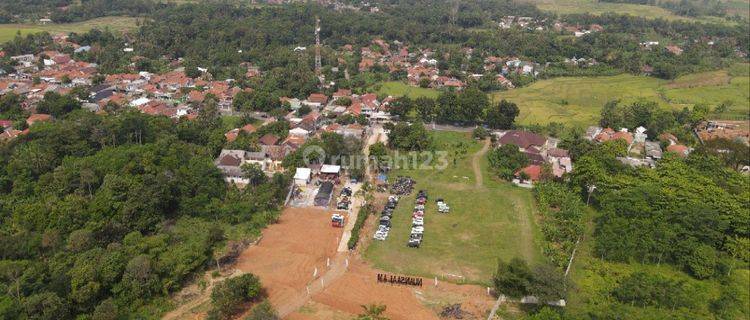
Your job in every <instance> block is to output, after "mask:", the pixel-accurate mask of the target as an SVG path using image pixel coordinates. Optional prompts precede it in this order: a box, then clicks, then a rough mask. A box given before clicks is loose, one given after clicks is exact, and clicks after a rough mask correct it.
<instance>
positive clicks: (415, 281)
mask: <svg viewBox="0 0 750 320" xmlns="http://www.w3.org/2000/svg"><path fill="white" fill-rule="evenodd" d="M378 282H385V283H390V284H403V285H407V286H415V287H421V286H422V278H415V277H406V276H395V275H392V274H383V273H378Z"/></svg>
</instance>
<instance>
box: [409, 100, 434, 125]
mask: <svg viewBox="0 0 750 320" xmlns="http://www.w3.org/2000/svg"><path fill="white" fill-rule="evenodd" d="M414 108H415V109H416V111H417V115H418V116H419V118H420V119H421V120H422V121H424V122H429V121H432V120H433V119H434V117H435V113H436V110H435V100H434V99H431V98H428V97H419V98H417V99H415V100H414Z"/></svg>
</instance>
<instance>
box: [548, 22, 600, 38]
mask: <svg viewBox="0 0 750 320" xmlns="http://www.w3.org/2000/svg"><path fill="white" fill-rule="evenodd" d="M553 28H554V30H555V31H557V32H567V33H571V34H573V35H574V36H575V37H576V38H578V37H583V36H585V35H587V34H591V33H594V32H602V31H604V27H602V26H601V25H599V24H590V25H588V26H581V25H570V24H566V23H564V22H555V24H554V25H553Z"/></svg>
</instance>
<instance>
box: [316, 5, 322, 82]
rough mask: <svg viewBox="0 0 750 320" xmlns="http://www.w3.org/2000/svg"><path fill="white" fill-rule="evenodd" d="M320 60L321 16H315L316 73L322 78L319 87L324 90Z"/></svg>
mask: <svg viewBox="0 0 750 320" xmlns="http://www.w3.org/2000/svg"><path fill="white" fill-rule="evenodd" d="M321 64H322V63H321V61H320V18H318V17H317V16H316V17H315V75H316V76H317V77H318V80H320V84H319V89H320V90H323V73H322V72H321V70H320V69H321V67H322V66H321Z"/></svg>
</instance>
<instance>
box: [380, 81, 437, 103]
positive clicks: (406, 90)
mask: <svg viewBox="0 0 750 320" xmlns="http://www.w3.org/2000/svg"><path fill="white" fill-rule="evenodd" d="M377 93H379V94H386V95H391V96H394V97H400V96H408V97H409V98H412V99H414V98H419V97H429V98H433V99H434V98H437V96H438V95H440V91H438V90H435V89H430V88H420V87H412V86H410V85H408V84H406V83H403V82H401V81H387V82H383V83H382V84H380V89H378V90H377Z"/></svg>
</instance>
